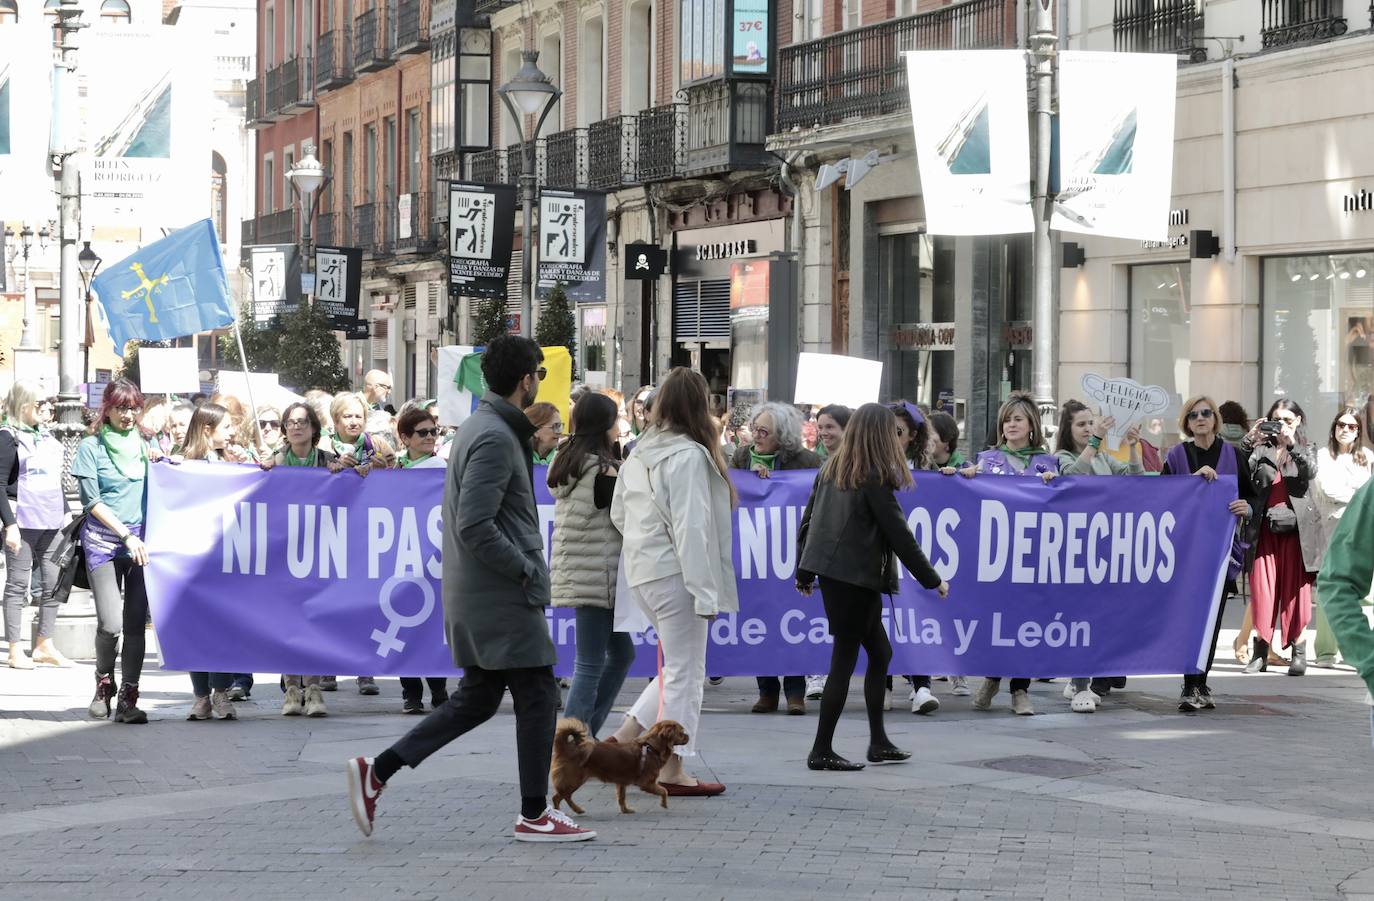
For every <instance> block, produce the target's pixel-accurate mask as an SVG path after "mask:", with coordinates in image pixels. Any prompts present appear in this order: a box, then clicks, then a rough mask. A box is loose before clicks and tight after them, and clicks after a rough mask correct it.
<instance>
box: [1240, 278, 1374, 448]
mask: <svg viewBox="0 0 1374 901" xmlns="http://www.w3.org/2000/svg"><path fill="white" fill-rule="evenodd" d="M1263 292H1264V295H1263V296H1264V319H1263V320H1262V324H1261V326H1260V334H1261V335H1263V338H1262V341H1263V345H1262V348H1261V352H1260V362H1261V376H1260V390H1261V394H1262V396H1261V397H1260V403H1261V404H1262V405H1263V406H1264V408H1265V409H1268V405H1269V404H1270V403H1271V402H1272V401H1273V399H1274V398H1276V397H1289V398H1292V399H1293V400H1295V401H1297V402H1298V404H1299V405H1300V406H1301V407H1302V408H1303V410H1304V412H1306V413H1307V418H1308V435H1309V436H1312V437H1313V438H1314V440H1317V441H1318V442H1319V443H1320V441H1322V440H1323V439H1324V437H1325V435H1326V433H1327V428H1328V426H1330V424H1331V420H1332V419H1334V418H1335V416H1336V413H1337V412H1339V410H1340V408H1341V407H1342V406H1344V405H1346V404H1349V405H1350V406H1354V407H1359V408H1364V407H1365V405H1367V404H1368V403H1369V401H1370V395H1371V392H1374V254H1370V253H1357V254H1330V255H1327V254H1322V255H1320V256H1306V257H1278V258H1271V259H1266V260H1265V261H1264V267H1263ZM1218 402H1220V398H1218ZM1263 412H1264V411H1263V410H1259V411H1258V412H1256V413H1254V414H1253V415H1260V414H1262V413H1263Z"/></svg>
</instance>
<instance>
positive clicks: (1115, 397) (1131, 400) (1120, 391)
mask: <svg viewBox="0 0 1374 901" xmlns="http://www.w3.org/2000/svg"><path fill="white" fill-rule="evenodd" d="M1081 384H1082V386H1083V393H1084V394H1086V395H1087V396H1086V397H1085V398H1083V402H1084V403H1086V404H1087V405H1088V406H1090V407H1092V406H1096V407H1097V410H1098V413H1099V415H1101V416H1111V417H1113V418H1114V419H1115V420H1116V423H1115V424H1114V425H1113V426H1112V427H1111V429H1110V430H1109V431H1108V432H1107V447H1108V449H1110V450H1117V449H1119V448H1120V447H1121V442H1122V441H1123V440H1124V439H1125V437H1126V433H1127V432H1128V431H1130V429H1131V426H1133V425H1135V424H1136V423H1138V422H1141V421H1142V420H1144V419H1145V418H1146V417H1149V416H1154V415H1156V414H1158V413H1162V412H1164V411H1165V410H1167V409H1169V392H1168V391H1165V390H1164V389H1163V388H1161V387H1159V386H1158V385H1142V384H1140V383H1139V382H1137V381H1136V380H1135V379H1127V378H1112V379H1109V378H1106V377H1105V376H1101V375H1098V374H1097V373H1095V372H1089V373H1086V374H1085V375H1084V376H1083V379H1082V382H1081Z"/></svg>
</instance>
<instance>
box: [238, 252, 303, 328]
mask: <svg viewBox="0 0 1374 901" xmlns="http://www.w3.org/2000/svg"><path fill="white" fill-rule="evenodd" d="M243 253H244V255H245V256H246V257H247V258H248V271H249V272H250V273H251V275H252V279H253V321H254V322H256V323H258V324H259V325H265V324H267V323H269V322H271V321H272V320H274V319H276V318H277V317H278V316H280V315H281V314H282V313H289V312H291V311H292V310H294V309H296V307H297V306H299V305H300V302H301V260H300V253H299V252H298V250H297V248H296V245H295V244H255V245H253V246H251V247H245V248H243Z"/></svg>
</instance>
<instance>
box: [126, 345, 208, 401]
mask: <svg viewBox="0 0 1374 901" xmlns="http://www.w3.org/2000/svg"><path fill="white" fill-rule="evenodd" d="M138 376H139V379H138V380H139V387H140V388H142V389H143V393H144V394H195V393H196V392H197V391H199V390H200V361H199V360H197V359H196V349H195V348H194V347H143V348H140V349H139V351H138Z"/></svg>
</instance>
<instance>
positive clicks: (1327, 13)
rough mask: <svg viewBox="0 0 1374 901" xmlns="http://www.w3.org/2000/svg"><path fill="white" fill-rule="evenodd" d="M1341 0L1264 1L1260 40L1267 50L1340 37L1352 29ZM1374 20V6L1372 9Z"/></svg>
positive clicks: (1371, 14) (1373, 18)
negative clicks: (1343, 14)
mask: <svg viewBox="0 0 1374 901" xmlns="http://www.w3.org/2000/svg"><path fill="white" fill-rule="evenodd" d="M1341 12H1342V9H1341V0H1264V16H1263V22H1262V24H1261V26H1260V41H1261V44H1262V46H1264V47H1282V46H1285V45H1287V44H1305V43H1308V42H1310V41H1324V40H1328V39H1329V38H1338V37H1340V36H1341V35H1343V34H1345V33H1346V31H1347V30H1349V28H1350V26H1349V23H1347V22H1346V19H1345V17H1344V16H1342V15H1341ZM1370 16H1371V21H1374V5H1371V6H1370Z"/></svg>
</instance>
